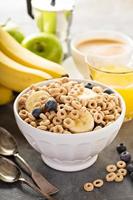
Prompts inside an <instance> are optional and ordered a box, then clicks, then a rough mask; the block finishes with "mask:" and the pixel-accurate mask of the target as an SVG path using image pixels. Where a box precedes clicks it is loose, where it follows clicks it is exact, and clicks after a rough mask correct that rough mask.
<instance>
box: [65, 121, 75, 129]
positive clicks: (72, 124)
mask: <svg viewBox="0 0 133 200" xmlns="http://www.w3.org/2000/svg"><path fill="white" fill-rule="evenodd" d="M74 124H75V123H74V120H72V119H71V118H66V119H64V120H63V125H64V127H65V128H68V129H69V128H71V127H73V126H74Z"/></svg>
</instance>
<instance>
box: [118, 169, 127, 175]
mask: <svg viewBox="0 0 133 200" xmlns="http://www.w3.org/2000/svg"><path fill="white" fill-rule="evenodd" d="M118 173H120V174H122V176H126V175H127V170H126V169H124V168H121V169H118Z"/></svg>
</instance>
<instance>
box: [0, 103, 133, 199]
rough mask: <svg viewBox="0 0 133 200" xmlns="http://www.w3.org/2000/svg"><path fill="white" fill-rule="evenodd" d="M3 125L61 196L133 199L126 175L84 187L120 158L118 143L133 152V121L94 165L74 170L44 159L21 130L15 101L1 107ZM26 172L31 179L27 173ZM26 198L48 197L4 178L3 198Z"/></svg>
mask: <svg viewBox="0 0 133 200" xmlns="http://www.w3.org/2000/svg"><path fill="white" fill-rule="evenodd" d="M0 126H3V127H4V128H6V129H7V130H9V131H10V132H11V133H12V134H13V135H14V137H15V138H16V140H17V143H18V147H19V152H20V154H21V155H22V156H23V157H24V158H25V159H26V160H27V161H28V162H29V164H30V165H31V166H33V168H34V169H36V170H38V171H39V172H40V173H42V174H43V175H44V176H45V177H46V178H47V179H48V180H49V181H50V182H51V183H53V184H54V185H56V186H57V187H58V188H59V189H60V192H59V193H58V194H56V195H55V198H56V199H57V200H88V199H89V200H133V189H132V187H133V183H132V182H131V181H130V178H129V177H127V178H125V180H124V181H123V182H122V183H110V184H108V183H105V184H104V186H103V187H102V188H101V189H96V190H95V191H93V192H91V193H87V192H85V191H84V190H83V188H82V186H83V184H84V183H85V182H87V181H93V180H95V179H97V178H104V177H105V167H106V166H107V165H108V164H109V163H115V162H116V161H118V160H119V156H118V154H117V153H116V145H117V144H119V143H120V142H124V143H125V144H126V145H127V147H128V150H129V151H130V152H131V153H132V155H133V148H132V147H133V137H132V134H133V121H129V122H126V123H124V124H123V126H122V128H121V130H120V132H119V134H118V136H117V138H116V139H115V141H114V142H113V143H112V144H111V145H109V146H108V147H107V148H106V149H105V150H104V151H103V152H102V153H101V154H100V155H99V158H98V160H97V162H96V163H95V164H94V165H93V166H91V167H90V168H88V169H85V170H83V171H80V172H73V173H68V172H67V173H66V172H61V171H56V170H54V169H51V168H49V167H48V166H47V165H45V164H44V163H43V162H42V160H41V157H40V155H39V154H38V153H37V152H36V151H35V150H34V149H33V148H32V147H31V146H30V145H29V144H28V143H27V141H26V140H25V138H24V137H23V136H22V134H21V132H20V131H19V129H18V127H17V124H16V122H15V119H14V116H13V110H12V104H9V105H6V106H2V107H0ZM23 176H24V177H26V178H27V179H29V178H28V177H27V176H26V175H25V174H23ZM24 199H26V200H43V199H44V198H42V197H41V196H39V195H38V194H36V193H35V192H34V191H32V190H31V189H30V188H28V187H25V186H22V185H21V184H20V183H15V184H6V183H3V182H0V200H24Z"/></svg>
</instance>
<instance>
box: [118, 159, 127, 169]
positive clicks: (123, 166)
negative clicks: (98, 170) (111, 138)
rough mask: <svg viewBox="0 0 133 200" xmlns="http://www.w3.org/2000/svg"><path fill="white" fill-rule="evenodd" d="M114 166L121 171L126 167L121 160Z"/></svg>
mask: <svg viewBox="0 0 133 200" xmlns="http://www.w3.org/2000/svg"><path fill="white" fill-rule="evenodd" d="M116 165H117V167H118V168H119V169H123V168H125V167H126V163H125V162H124V161H122V160H120V161H118V162H117V163H116Z"/></svg>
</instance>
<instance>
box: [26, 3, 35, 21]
mask: <svg viewBox="0 0 133 200" xmlns="http://www.w3.org/2000/svg"><path fill="white" fill-rule="evenodd" d="M26 3H27V12H28V15H29V16H30V17H31V18H32V19H34V16H33V13H32V6H31V0H26Z"/></svg>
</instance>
